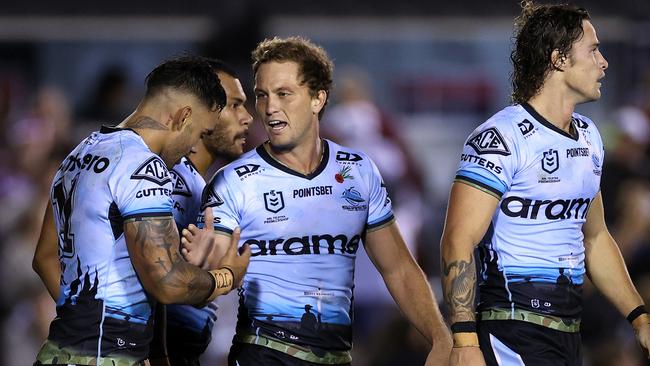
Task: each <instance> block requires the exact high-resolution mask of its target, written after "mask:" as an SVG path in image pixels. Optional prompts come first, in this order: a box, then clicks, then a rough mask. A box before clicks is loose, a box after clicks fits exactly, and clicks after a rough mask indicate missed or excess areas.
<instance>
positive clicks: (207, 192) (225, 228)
mask: <svg viewBox="0 0 650 366" xmlns="http://www.w3.org/2000/svg"><path fill="white" fill-rule="evenodd" d="M233 187H234V186H233V185H229V184H227V182H226V177H225V171H224V169H221V170H219V171H218V172H217V173H216V174H215V175H214V176H213V177H212V179H211V180H210V182H209V183H208V184H207V185H206V186H205V188H204V189H203V194H202V196H201V212H200V213H199V222H198V224H197V226H199V227H203V226H204V220H205V218H204V211H205V209H206V208H208V207H211V208H212V214H213V215H214V221H213V226H214V230H217V231H222V232H225V233H228V234H231V233H232V232H233V230H234V229H235V227H237V226H238V225H239V221H240V215H239V210H238V209H237V201H236V200H235V199H234V194H233V192H232V191H231V189H232V188H233Z"/></svg>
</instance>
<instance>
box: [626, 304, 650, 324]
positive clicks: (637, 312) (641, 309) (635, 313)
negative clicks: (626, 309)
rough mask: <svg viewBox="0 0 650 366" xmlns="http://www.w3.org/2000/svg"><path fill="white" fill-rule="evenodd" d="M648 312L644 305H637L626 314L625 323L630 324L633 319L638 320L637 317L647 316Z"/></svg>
mask: <svg viewBox="0 0 650 366" xmlns="http://www.w3.org/2000/svg"><path fill="white" fill-rule="evenodd" d="M647 313H648V311H647V310H646V309H645V305H639V306H637V307H635V308H634V310H632V311H630V313H629V314H627V317H626V319H627V321H628V322H630V323H632V322H633V321H634V319H636V318H638V317H639V316H641V315H643V314H647Z"/></svg>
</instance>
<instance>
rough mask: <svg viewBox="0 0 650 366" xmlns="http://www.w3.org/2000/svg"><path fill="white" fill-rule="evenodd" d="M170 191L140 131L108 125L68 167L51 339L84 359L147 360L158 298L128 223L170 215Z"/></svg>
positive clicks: (58, 183) (56, 199)
mask: <svg viewBox="0 0 650 366" xmlns="http://www.w3.org/2000/svg"><path fill="white" fill-rule="evenodd" d="M171 193H172V183H171V178H170V177H169V173H168V171H167V168H166V167H165V164H164V163H163V161H162V160H161V159H160V158H159V157H158V156H157V155H155V154H154V153H152V152H151V151H150V150H149V148H148V147H147V145H145V143H144V141H143V140H142V138H140V136H138V134H136V133H135V132H134V131H133V130H128V129H115V128H109V127H103V128H102V129H101V131H100V132H94V133H93V134H91V135H90V136H89V137H88V138H86V139H85V140H84V141H82V142H81V143H80V144H79V145H78V146H77V147H76V148H75V149H74V150H73V151H72V152H71V153H70V154H69V155H68V157H67V158H66V159H65V160H64V161H63V163H62V164H61V166H60V167H59V170H58V171H57V173H56V176H55V178H54V183H53V185H52V189H51V196H50V197H51V200H52V206H53V209H54V216H55V221H56V228H57V231H58V234H59V258H60V261H61V269H62V275H61V294H60V296H59V300H58V302H57V317H56V318H55V319H54V320H53V321H52V325H51V327H50V334H49V337H48V339H49V340H50V341H53V342H55V343H56V344H57V345H58V346H59V347H60V348H66V349H67V350H71V351H72V352H74V353H76V354H82V355H90V356H92V355H101V356H127V357H129V358H133V359H136V360H144V359H145V358H146V357H147V354H148V349H149V343H150V341H151V336H152V328H151V322H152V319H151V314H152V304H153V300H152V299H150V298H149V297H148V296H147V294H146V293H145V291H144V288H143V287H142V284H141V282H140V280H139V279H138V276H137V274H136V272H135V269H134V268H133V265H132V264H131V260H130V257H129V253H128V250H127V246H126V241H125V238H124V234H123V224H124V221H125V220H127V219H132V218H136V219H138V218H142V217H156V216H169V217H171V215H172V200H171V197H170V195H171ZM100 339H101V344H100V343H99V340H100ZM54 363H56V362H54Z"/></svg>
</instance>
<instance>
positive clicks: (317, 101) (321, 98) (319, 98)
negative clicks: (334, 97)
mask: <svg viewBox="0 0 650 366" xmlns="http://www.w3.org/2000/svg"><path fill="white" fill-rule="evenodd" d="M326 101H327V92H326V91H325V90H319V91H318V92H317V93H316V95H314V96H313V97H312V98H311V112H312V113H313V114H318V113H320V111H321V110H322V109H323V107H324V106H325V102H326Z"/></svg>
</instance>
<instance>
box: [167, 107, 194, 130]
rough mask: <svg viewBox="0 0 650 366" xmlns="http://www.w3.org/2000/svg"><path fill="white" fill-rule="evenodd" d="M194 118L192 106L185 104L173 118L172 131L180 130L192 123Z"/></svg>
mask: <svg viewBox="0 0 650 366" xmlns="http://www.w3.org/2000/svg"><path fill="white" fill-rule="evenodd" d="M191 120H192V107H190V106H184V107H182V108H180V109H179V110H178V111H177V112H176V115H175V117H174V118H173V119H172V126H171V127H172V128H171V129H172V131H180V130H182V129H183V128H184V127H185V125H187V124H188V123H190V121H191Z"/></svg>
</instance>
